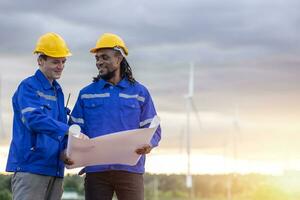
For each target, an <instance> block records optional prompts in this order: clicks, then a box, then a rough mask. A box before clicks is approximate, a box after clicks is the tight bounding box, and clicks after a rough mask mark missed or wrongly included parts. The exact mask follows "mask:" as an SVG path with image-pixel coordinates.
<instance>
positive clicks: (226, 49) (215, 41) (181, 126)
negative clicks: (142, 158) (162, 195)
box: [0, 0, 300, 174]
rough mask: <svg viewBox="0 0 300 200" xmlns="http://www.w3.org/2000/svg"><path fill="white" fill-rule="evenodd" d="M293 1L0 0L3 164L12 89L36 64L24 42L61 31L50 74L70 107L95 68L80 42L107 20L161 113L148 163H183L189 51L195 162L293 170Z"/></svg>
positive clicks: (299, 162) (198, 167)
mask: <svg viewBox="0 0 300 200" xmlns="http://www.w3.org/2000/svg"><path fill="white" fill-rule="evenodd" d="M299 8H300V2H299V1H296V0H263V1H259V0H242V1H238V0H225V1H216V0H177V1H171V0H165V1H158V0H153V1H144V0H128V1H121V0H116V1H99V0H97V1H96V0H91V1H79V0H73V1H45V2H44V1H43V3H41V2H39V1H34V0H26V1H21V0H19V1H9V0H2V1H1V2H0V27H1V31H0V44H1V45H0V68H1V74H0V78H1V79H0V80H1V101H0V105H1V109H0V110H1V117H2V124H3V126H2V127H0V132H1V140H0V144H1V148H0V170H1V171H3V170H4V167H5V162H6V155H7V150H8V145H9V141H10V135H11V126H12V107H11V97H12V95H13V93H14V91H15V89H16V87H17V85H18V84H19V82H20V81H21V80H23V79H24V78H25V77H27V76H29V75H32V74H33V73H34V72H35V70H36V69H37V65H36V56H35V55H33V54H32V51H33V48H34V46H35V43H36V41H37V39H38V37H39V36H40V35H42V34H44V33H46V32H57V33H59V34H60V35H61V36H62V37H63V38H64V39H65V40H66V42H67V44H68V46H69V47H70V50H71V52H72V53H73V56H72V57H70V58H69V59H68V61H67V64H66V67H65V71H64V74H63V76H62V78H61V79H60V80H59V82H60V83H61V85H62V86H63V89H64V92H65V96H67V94H68V93H71V94H72V95H71V99H70V107H71V108H72V107H73V105H74V103H75V101H76V98H77V94H78V92H79V90H80V89H81V88H82V87H84V86H85V85H87V84H89V83H90V82H91V80H92V77H93V76H95V75H96V73H97V70H96V67H95V59H94V56H93V55H92V54H90V53H89V49H90V48H92V47H93V46H94V45H95V42H96V40H97V39H98V37H99V36H100V35H101V34H102V33H105V32H112V33H116V34H118V35H120V36H121V37H122V38H123V39H124V40H125V42H126V44H127V46H128V48H129V56H128V62H129V63H130V64H131V66H132V68H133V73H134V76H135V78H136V79H137V80H138V81H139V82H141V83H143V84H144V85H146V86H147V87H148V89H149V90H150V92H151V94H152V96H153V99H154V102H155V105H156V108H157V111H158V114H159V116H160V117H161V125H162V130H163V132H162V134H163V138H162V141H161V145H160V146H159V148H158V149H156V150H155V151H154V152H153V154H152V155H150V156H149V159H148V163H147V170H148V171H149V172H155V173H184V172H185V170H186V169H185V168H186V164H185V163H186V156H185V148H186V146H185V145H186V137H185V135H186V133H185V130H186V113H185V99H184V95H185V94H187V88H188V77H189V64H190V63H191V62H193V63H194V65H195V94H194V98H193V101H194V104H195V106H196V108H197V110H195V112H198V115H199V117H200V121H201V124H199V123H198V121H197V118H196V115H194V114H192V115H191V138H192V144H191V145H192V154H193V155H192V172H193V173H222V172H227V171H238V172H241V173H247V172H262V173H274V174H275V173H280V172H282V171H283V170H285V169H293V170H295V169H296V170H300V145H299V144H300V134H299V133H300V123H299V119H300V103H299V102H300V84H299V83H300V79H299V77H300V57H299V53H300V45H299V44H300V37H299V33H300V13H299ZM237 111H238V115H236V112H237ZM0 126H1V123H0ZM234 141H236V142H234ZM234 144H236V147H235V145H234ZM235 150H236V153H234V152H235ZM162 165H163V166H164V167H161V166H162Z"/></svg>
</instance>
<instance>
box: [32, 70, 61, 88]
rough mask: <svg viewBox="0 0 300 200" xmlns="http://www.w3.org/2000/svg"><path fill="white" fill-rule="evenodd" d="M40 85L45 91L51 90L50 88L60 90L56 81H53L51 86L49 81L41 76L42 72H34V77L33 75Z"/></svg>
mask: <svg viewBox="0 0 300 200" xmlns="http://www.w3.org/2000/svg"><path fill="white" fill-rule="evenodd" d="M34 76H35V77H36V78H37V79H38V80H39V81H40V83H41V85H42V87H43V88H44V89H45V90H49V89H52V87H54V88H56V89H60V88H61V87H60V85H59V84H58V83H57V81H56V80H53V86H52V85H51V84H50V82H49V80H48V79H47V78H46V76H45V75H44V74H43V72H42V71H41V70H39V69H38V70H37V71H36V72H35V75H34Z"/></svg>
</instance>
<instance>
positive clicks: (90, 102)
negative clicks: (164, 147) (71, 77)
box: [70, 78, 161, 173]
mask: <svg viewBox="0 0 300 200" xmlns="http://www.w3.org/2000/svg"><path fill="white" fill-rule="evenodd" d="M154 116H156V111H155V108H154V105H153V102H152V99H151V96H150V94H149V92H148V90H147V89H146V88H145V87H144V86H143V85H141V84H140V83H138V82H135V83H130V82H129V81H128V80H127V79H126V78H125V79H122V80H121V81H120V82H119V83H118V84H116V85H112V84H111V83H109V82H106V81H105V80H102V79H101V80H99V81H97V82H94V83H91V84H90V85H88V86H87V87H85V88H83V89H82V90H81V91H80V93H79V96H78V99H77V102H76V104H75V107H74V109H73V111H72V114H71V118H70V119H71V120H70V123H71V124H78V125H79V126H80V127H81V131H82V133H84V134H86V135H87V136H88V137H90V138H94V137H98V136H101V135H106V134H109V133H114V132H118V131H125V130H131V129H138V128H146V127H149V125H150V123H151V121H152V119H153V117H154ZM160 138H161V129H160V127H158V129H157V130H156V132H155V134H154V136H153V138H152V140H151V145H152V147H155V146H157V145H158V143H159V141H160ZM107 153H109V152H107ZM144 165H145V155H143V156H141V158H140V159H139V161H138V162H137V164H136V165H134V166H129V165H121V164H112V165H96V166H87V167H86V168H85V169H84V170H85V172H101V171H108V170H123V171H128V172H133V173H144V172H145V167H144Z"/></svg>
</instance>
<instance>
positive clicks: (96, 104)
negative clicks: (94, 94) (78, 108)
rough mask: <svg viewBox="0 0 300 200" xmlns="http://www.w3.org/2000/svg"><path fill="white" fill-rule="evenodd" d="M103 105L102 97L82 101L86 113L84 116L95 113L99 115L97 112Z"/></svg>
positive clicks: (101, 109)
mask: <svg viewBox="0 0 300 200" xmlns="http://www.w3.org/2000/svg"><path fill="white" fill-rule="evenodd" d="M103 105H104V102H103V99H92V100H91V99H89V100H85V101H83V107H84V113H85V114H86V117H88V116H94V115H97V114H98V115H99V113H98V112H101V111H103Z"/></svg>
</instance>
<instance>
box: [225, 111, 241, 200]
mask: <svg viewBox="0 0 300 200" xmlns="http://www.w3.org/2000/svg"><path fill="white" fill-rule="evenodd" d="M240 136H241V127H240V118H239V106H238V105H236V106H235V113H234V119H233V134H232V151H233V160H234V166H236V165H237V163H236V162H237V159H238V140H239V139H240ZM236 170H237V168H236V167H234V169H232V172H231V175H230V176H229V177H228V180H227V200H231V199H232V181H233V178H234V177H235V175H236Z"/></svg>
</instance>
